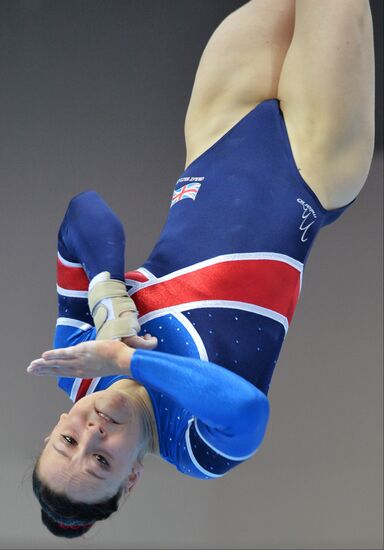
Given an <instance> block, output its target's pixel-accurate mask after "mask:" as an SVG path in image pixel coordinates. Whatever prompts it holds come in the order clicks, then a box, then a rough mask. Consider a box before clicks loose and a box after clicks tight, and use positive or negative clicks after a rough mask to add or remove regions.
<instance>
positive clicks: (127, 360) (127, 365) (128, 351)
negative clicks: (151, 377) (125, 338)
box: [116, 342, 136, 378]
mask: <svg viewBox="0 0 384 550" xmlns="http://www.w3.org/2000/svg"><path fill="white" fill-rule="evenodd" d="M119 344H121V346H119V349H118V353H117V358H116V362H117V365H118V368H119V372H120V373H121V374H124V375H125V376H129V377H130V378H132V372H131V361H132V357H133V354H134V353H135V351H136V349H135V348H131V347H130V346H127V344H123V342H119Z"/></svg>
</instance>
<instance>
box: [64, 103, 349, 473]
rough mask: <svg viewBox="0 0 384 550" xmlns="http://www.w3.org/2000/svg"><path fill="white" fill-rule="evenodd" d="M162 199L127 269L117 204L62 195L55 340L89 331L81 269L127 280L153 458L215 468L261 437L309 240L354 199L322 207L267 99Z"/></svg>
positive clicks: (71, 339) (104, 383)
mask: <svg viewBox="0 0 384 550" xmlns="http://www.w3.org/2000/svg"><path fill="white" fill-rule="evenodd" d="M170 199H171V204H170V210H169V213H168V217H167V219H166V222H165V224H164V227H163V229H162V232H161V234H160V237H159V239H158V241H157V243H156V245H155V246H154V249H153V250H152V252H151V253H150V255H149V257H148V259H147V260H146V261H145V262H144V263H143V265H142V266H140V267H139V268H137V269H135V270H133V271H129V272H127V273H125V274H124V269H123V263H124V262H123V259H122V258H123V257H124V253H122V247H123V246H124V232H123V230H122V226H121V223H120V222H119V221H118V220H117V219H116V216H115V215H114V214H113V213H112V211H111V210H110V209H109V208H108V206H107V205H106V204H105V203H104V202H103V201H102V200H101V199H100V197H98V196H97V194H96V193H94V192H88V193H83V194H81V195H79V196H78V197H76V198H75V199H74V200H73V201H72V202H71V204H70V207H69V208H68V211H67V213H66V217H65V218H64V222H63V224H62V226H61V228H60V232H59V244H58V248H59V256H58V297H59V318H58V321H57V328H56V334H55V342H54V345H55V347H64V346H68V345H73V344H75V343H78V342H80V341H84V340H90V339H94V337H95V329H94V328H93V323H92V319H91V317H90V313H89V310H88V307H87V300H86V299H87V289H88V282H89V279H90V278H92V277H93V276H94V275H96V274H97V272H99V271H104V270H108V271H110V272H111V273H113V274H114V277H115V278H120V279H125V281H126V284H127V288H128V291H129V294H130V295H131V297H132V298H133V299H134V301H135V303H136V305H137V307H138V311H139V321H140V325H141V332H140V334H141V335H144V334H145V333H146V332H150V333H151V334H152V335H155V336H157V338H158V341H159V345H158V347H157V348H156V351H143V350H137V351H136V352H135V353H134V356H133V360H132V365H131V368H132V373H133V376H134V378H135V379H137V381H139V382H141V383H142V384H143V385H145V387H146V388H147V390H148V392H149V395H150V397H151V400H152V404H153V407H154V411H155V417H156V423H157V429H158V433H159V437H160V441H159V444H160V452H161V456H162V457H163V458H164V459H165V460H167V461H168V462H170V463H171V464H174V465H175V466H176V467H177V468H178V469H179V470H180V471H181V472H183V473H185V474H187V475H191V476H195V477H200V478H213V477H219V476H222V475H224V474H225V473H226V472H227V471H229V470H230V469H231V468H233V467H234V466H236V465H238V464H240V463H241V462H242V461H244V460H245V459H246V458H248V457H249V456H252V455H253V454H254V452H255V451H256V450H257V449H258V447H259V446H260V443H261V440H262V438H263V434H264V433H265V428H266V422H267V416H268V415H267V413H266V410H267V407H266V406H265V402H266V398H265V400H263V398H262V396H266V395H267V393H268V389H269V385H270V382H271V377H272V373H273V370H274V367H275V365H276V362H277V359H278V356H279V353H280V350H281V346H282V343H283V341H284V338H285V336H286V334H287V331H288V328H289V325H290V323H291V320H292V317H293V314H294V311H295V307H296V305H297V301H298V299H299V295H300V290H301V286H302V277H303V272H304V266H305V263H306V261H307V258H308V255H309V252H310V250H311V247H312V245H313V243H314V241H315V238H316V236H317V234H318V232H319V231H320V229H321V228H322V227H323V226H325V225H328V224H330V223H331V222H333V221H335V220H336V219H337V218H338V217H339V216H340V215H341V214H342V213H343V212H344V211H345V209H346V208H348V207H349V206H350V205H351V204H352V203H353V202H354V201H352V202H351V203H349V204H348V205H346V206H344V207H342V208H338V209H335V210H332V211H329V210H326V209H324V208H323V206H322V205H321V203H320V202H319V200H318V198H317V197H316V195H315V194H314V192H313V191H312V190H311V188H310V187H309V186H308V185H307V183H306V182H305V181H304V180H303V178H302V177H301V175H300V172H299V169H298V168H297V167H296V165H295V161H294V158H293V155H292V151H291V148H290V144H289V139H288V134H287V130H286V126H285V122H284V117H283V113H282V111H281V109H280V104H279V101H278V100H277V99H270V100H266V101H263V102H262V103H260V104H259V105H257V106H256V107H255V108H254V109H252V110H251V111H250V112H249V113H248V114H247V115H246V116H245V117H244V118H242V119H241V120H240V121H239V122H238V123H237V124H236V125H235V126H234V127H233V128H232V129H231V130H229V132H227V133H226V134H225V135H224V136H223V137H222V138H221V139H219V140H218V141H217V142H216V143H215V144H214V145H212V146H211V147H210V148H209V149H208V150H207V151H205V152H204V153H203V154H202V155H200V156H199V157H198V158H197V159H196V160H195V161H193V162H192V163H191V164H190V165H189V166H188V168H187V169H186V170H185V171H184V172H183V174H182V175H181V177H180V178H179V179H178V180H177V182H176V184H175V187H174V190H173V193H172V197H170ZM355 200H356V199H355ZM92 213H95V214H94V215H95V216H96V218H97V219H94V218H92V215H93V214H92ZM95 220H96V221H95ZM98 220H103V223H102V224H99V223H98ZM101 228H102V230H101ZM108 228H109V229H108ZM108 231H110V234H108ZM132 238H134V237H132ZM87 243H88V244H87ZM119 247H120V248H119ZM223 367H224V368H223ZM162 373H163V375H162ZM172 373H173V374H172ZM232 373H233V374H234V375H235V376H233V377H232V378H231V381H230V384H229V385H228V383H227V384H225V380H226V379H225V376H226V375H230V374H232ZM223 377H224V378H223ZM117 379H118V377H106V378H103V379H100V378H99V379H93V380H81V379H70V378H61V379H59V386H60V387H61V388H62V389H64V390H65V391H66V392H67V393H68V395H69V396H70V397H71V399H72V400H74V401H75V400H77V399H79V398H81V397H82V396H83V395H85V394H86V393H91V392H93V391H98V390H100V389H105V388H107V387H109V386H110V385H111V383H113V382H114V381H115V380H117ZM227 382H228V381H227ZM244 384H245V385H244ZM224 386H226V389H225V390H223V388H224ZM199 388H200V389H199ZM201 388H205V390H206V391H205V393H204V394H202V393H201ZM219 388H222V391H221V393H220V391H219ZM239 391H240V395H241V397H239ZM243 398H244V401H242V399H243ZM245 403H247V405H245ZM226 404H227V406H225V405H226ZM231 409H232V410H236V411H240V410H241V411H242V414H240V413H236V414H233V415H232V413H228V411H231Z"/></svg>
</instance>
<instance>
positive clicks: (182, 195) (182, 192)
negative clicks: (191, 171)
mask: <svg viewBox="0 0 384 550" xmlns="http://www.w3.org/2000/svg"><path fill="white" fill-rule="evenodd" d="M200 186H201V183H196V182H193V183H187V185H183V187H180V188H179V189H175V191H174V192H173V195H172V202H171V208H172V206H173V205H174V204H175V203H176V202H178V201H181V200H182V199H193V200H195V198H196V195H197V192H198V190H199V189H200Z"/></svg>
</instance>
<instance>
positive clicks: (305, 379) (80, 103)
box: [0, 0, 383, 549]
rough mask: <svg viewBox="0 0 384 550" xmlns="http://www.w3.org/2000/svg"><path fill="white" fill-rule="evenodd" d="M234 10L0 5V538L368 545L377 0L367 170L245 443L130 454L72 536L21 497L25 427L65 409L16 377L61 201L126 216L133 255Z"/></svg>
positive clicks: (378, 254)
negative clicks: (100, 201) (210, 464)
mask: <svg viewBox="0 0 384 550" xmlns="http://www.w3.org/2000/svg"><path fill="white" fill-rule="evenodd" d="M244 3H245V2H243V1H234V0H226V1H222V0H210V1H209V2H207V1H204V0H193V1H192V0H161V1H160V0H159V1H153V0H152V1H151V0H125V1H120V0H109V1H108V0H92V1H90V0H77V1H73V0H65V1H63V0H55V1H53V0H50V1H47V0H1V1H0V74H1V84H0V113H1V116H0V159H1V161H0V186H1V196H0V229H1V231H0V250H1V267H0V270H1V271H0V272H1V284H0V292H1V298H0V304H1V309H0V314H1V321H0V322H1V333H0V334H1V335H0V341H1V365H0V369H1V371H0V372H1V386H0V436H1V438H0V441H1V443H0V463H1V469H0V495H1V497H0V498H1V500H0V548H36V549H37V548H39V549H40V548H116V549H117V548H263V549H267V548H316V549H320V548H332V549H335V548H359V549H361V548H369V549H371V548H382V497H383V493H382V443H383V440H382V304H383V300H382V290H383V288H382V287H383V285H382V264H383V258H382V254H383V247H382V240H383V231H382V223H383V202H382V192H383V126H382V118H383V83H382V73H383V71H382V67H383V36H382V29H383V2H382V1H381V0H372V1H371V9H372V15H373V20H374V29H375V49H376V67H377V78H376V117H377V119H376V150H375V156H374V159H373V162H372V166H371V171H370V174H369V177H368V180H367V182H366V184H365V186H364V188H363V189H362V191H361V193H360V194H359V197H358V200H357V201H356V202H355V204H354V205H353V207H351V208H350V209H349V210H347V212H346V213H345V214H344V215H343V216H342V217H341V218H340V219H339V220H338V221H337V222H336V223H335V224H332V225H330V226H328V227H327V228H324V229H323V230H322V232H321V233H320V235H319V236H318V238H317V243H316V244H315V246H314V248H313V250H312V252H311V256H310V259H309V261H308V264H307V268H306V277H305V278H304V284H303V289H302V294H301V297H300V301H299V304H298V307H297V310H296V313H295V317H294V319H293V322H292V324H291V327H290V331H289V335H288V337H287V339H286V341H285V344H284V346H283V349H282V352H281V354H280V359H279V362H278V365H277V368H276V370H275V374H274V378H273V383H272V386H271V390H270V393H269V398H270V402H271V417H270V424H269V429H268V433H267V436H266V439H265V441H264V443H263V446H262V448H261V449H260V451H259V452H258V454H257V456H256V457H254V458H253V459H252V460H251V461H249V462H246V463H244V464H242V465H241V466H239V467H238V468H237V469H235V470H233V471H232V472H231V473H230V475H228V476H227V477H225V478H223V479H221V480H213V481H209V482H205V481H199V480H195V479H192V478H187V477H184V476H182V475H181V474H179V473H178V472H177V471H176V470H174V469H172V467H171V466H170V465H168V464H167V463H165V462H163V461H162V460H160V459H156V458H154V457H148V458H146V461H145V475H144V476H143V479H142V481H141V482H140V484H139V485H138V487H137V489H136V491H135V492H134V493H133V494H132V497H131V498H130V499H129V500H128V501H127V502H126V503H125V505H124V506H123V507H122V508H121V510H120V511H119V512H118V513H117V514H115V515H114V516H112V517H111V518H110V519H108V520H107V521H105V522H103V523H99V524H98V525H97V526H96V527H95V528H93V529H92V530H91V531H90V532H89V534H88V535H87V536H86V537H85V539H75V540H74V541H72V542H71V541H69V540H65V539H57V538H55V537H53V535H51V534H50V533H49V532H48V531H47V530H46V528H45V527H44V526H43V525H42V523H41V521H40V509H39V505H38V503H37V501H36V499H35V498H34V496H33V494H32V489H31V481H30V476H31V472H32V468H33V464H34V459H35V457H36V456H37V455H38V453H39V450H40V448H41V445H42V441H43V437H44V436H45V435H46V434H47V433H48V432H49V431H50V430H51V428H52V427H53V425H54V424H55V423H56V420H57V418H58V415H59V413H61V412H63V411H66V410H68V408H69V407H70V402H69V400H68V398H67V397H66V395H65V394H64V393H63V392H61V391H60V390H59V389H57V388H56V383H55V380H54V379H52V378H48V377H47V378H33V377H31V376H28V375H27V374H26V372H25V369H26V367H27V365H28V364H29V362H30V361H31V360H32V359H33V358H36V357H38V356H39V355H40V353H41V352H42V351H43V350H45V349H49V348H50V347H51V342H52V336H53V330H54V325H55V320H56V289H55V269H56V266H55V261H56V235H57V229H58V225H59V223H60V222H61V219H62V216H63V215H64V212H65V209H66V206H67V204H68V201H69V199H70V198H71V197H72V196H73V195H75V194H76V193H78V192H80V191H82V190H84V189H89V188H93V189H95V190H96V191H98V192H99V193H100V194H102V196H103V197H104V198H105V200H106V201H107V202H108V203H109V204H110V205H111V207H112V208H113V209H114V210H115V212H116V213H117V214H118V215H119V216H120V218H121V219H122V220H123V221H124V224H125V228H126V233H127V251H126V260H127V262H126V268H127V271H128V270H130V269H135V268H137V267H139V266H140V265H141V264H142V263H143V262H144V261H145V259H146V258H147V256H148V255H149V253H150V251H151V250H152V247H153V246H154V244H155V242H156V240H157V237H158V235H159V233H160V231H161V229H162V227H163V224H164V221H165V219H166V216H167V213H168V209H169V205H170V200H171V195H172V190H173V187H174V184H175V182H176V180H177V178H178V177H179V176H180V174H181V173H182V172H183V169H184V163H185V145H184V117H185V113H186V109H187V106H188V102H189V97H190V93H191V90H192V85H193V81H194V77H195V72H196V69H197V65H198V62H199V59H200V56H201V54H202V51H203V49H204V47H205V45H206V43H207V41H208V39H209V37H210V36H211V34H212V32H213V31H214V30H215V28H216V27H217V26H218V25H219V23H220V22H221V21H222V20H223V19H224V18H225V17H226V16H227V15H228V14H229V13H231V12H232V11H234V10H235V9H237V8H238V7H240V6H241V5H243V4H244ZM356 78H358V75H356Z"/></svg>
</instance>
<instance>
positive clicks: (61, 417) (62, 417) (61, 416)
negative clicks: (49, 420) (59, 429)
mask: <svg viewBox="0 0 384 550" xmlns="http://www.w3.org/2000/svg"><path fill="white" fill-rule="evenodd" d="M66 416H68V413H63V414H61V415H60V420H63V419H64V418H65V417H66Z"/></svg>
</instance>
